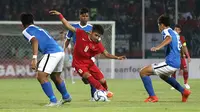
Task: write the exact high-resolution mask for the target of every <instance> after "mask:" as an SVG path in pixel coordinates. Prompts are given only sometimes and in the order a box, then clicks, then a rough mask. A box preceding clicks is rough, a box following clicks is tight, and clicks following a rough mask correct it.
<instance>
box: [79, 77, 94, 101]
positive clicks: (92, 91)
mask: <svg viewBox="0 0 200 112" xmlns="http://www.w3.org/2000/svg"><path fill="white" fill-rule="evenodd" d="M82 81H83V83H84V84H89V82H88V80H87V79H85V78H82ZM90 89H91V90H90V93H91V98H92V99H91V101H94V100H93V98H94V93H95V91H96V88H95V87H94V86H92V85H91V84H90Z"/></svg>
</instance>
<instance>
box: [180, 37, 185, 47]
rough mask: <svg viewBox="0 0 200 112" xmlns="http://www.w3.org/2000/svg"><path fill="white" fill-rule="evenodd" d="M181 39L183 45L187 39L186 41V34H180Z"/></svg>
mask: <svg viewBox="0 0 200 112" xmlns="http://www.w3.org/2000/svg"><path fill="white" fill-rule="evenodd" d="M180 41H181V44H182V45H183V44H184V43H185V42H186V41H185V37H184V36H180Z"/></svg>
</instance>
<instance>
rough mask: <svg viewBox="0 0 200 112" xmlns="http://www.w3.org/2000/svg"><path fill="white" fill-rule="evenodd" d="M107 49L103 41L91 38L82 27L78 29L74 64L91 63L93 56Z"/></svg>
mask: <svg viewBox="0 0 200 112" xmlns="http://www.w3.org/2000/svg"><path fill="white" fill-rule="evenodd" d="M104 50H105V48H104V46H103V45H102V43H101V42H99V43H97V42H94V41H92V40H90V39H89V37H88V34H87V33H86V32H85V31H84V30H81V29H78V28H77V29H76V43H75V46H74V52H73V62H72V66H73V67H74V66H76V65H83V64H86V65H87V64H91V63H93V61H92V60H91V57H94V56H95V55H97V54H100V53H103V52H104Z"/></svg>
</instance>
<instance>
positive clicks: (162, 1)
mask: <svg viewBox="0 0 200 112" xmlns="http://www.w3.org/2000/svg"><path fill="white" fill-rule="evenodd" d="M199 6H200V0H0V7H1V10H0V21H19V15H20V14H21V13H22V12H31V13H32V14H33V15H34V16H35V20H36V21H58V18H56V17H53V16H50V15H49V13H48V11H49V10H51V9H56V10H58V11H60V12H62V13H63V15H64V16H65V18H67V19H68V20H69V21H78V20H79V18H78V17H79V13H78V10H79V9H80V8H82V7H88V8H89V10H90V20H91V21H97V22H98V21H114V22H115V25H116V26H115V54H116V55H122V54H123V55H124V54H125V55H126V56H127V57H128V58H129V59H142V58H146V59H152V58H156V59H158V58H164V52H163V50H161V51H158V52H150V50H149V49H150V48H151V47H153V46H155V45H157V44H158V43H159V42H161V41H162V40H161V35H160V33H159V32H158V26H157V18H158V17H159V16H160V15H161V14H167V15H169V17H170V18H171V27H172V28H173V27H174V25H175V24H180V25H182V27H183V32H182V35H183V36H185V39H186V41H187V46H188V49H189V52H190V55H191V57H192V58H199V57H200V37H199V36H200V21H199V19H200V11H199V10H200V7H199ZM13 27H14V26H13ZM18 27H19V26H18ZM14 28H15V27H14ZM0 30H1V31H4V30H7V31H10V32H11V33H12V31H14V30H12V29H10V27H8V28H6V26H4V25H0ZM19 31H20V32H19V33H21V31H22V30H19ZM4 32H5V31H4ZM0 36H1V37H2V39H1V42H0V43H1V44H0V51H1V53H2V55H1V56H0V57H1V58H2V59H7V58H14V57H15V58H16V59H19V60H21V59H22V58H25V59H29V58H31V55H32V54H31V52H30V50H26V49H25V48H24V47H19V45H24V46H28V44H27V43H23V44H22V43H21V41H23V40H21V39H19V38H18V37H17V36H13V35H11V34H10V36H9V35H0ZM9 38H12V39H11V40H13V41H8V39H9ZM9 42H10V43H11V44H9V45H12V46H9V47H7V49H6V50H5V48H6V46H8V43H9ZM5 43H6V44H5ZM104 44H106V43H104ZM28 48H29V49H30V46H28ZM4 62H5V61H4Z"/></svg>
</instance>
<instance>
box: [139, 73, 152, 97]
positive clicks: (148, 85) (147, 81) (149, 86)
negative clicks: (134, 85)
mask: <svg viewBox="0 0 200 112" xmlns="http://www.w3.org/2000/svg"><path fill="white" fill-rule="evenodd" d="M141 79H142V81H143V83H144V87H145V89H146V91H147V92H148V94H149V96H155V93H154V90H153V86H152V82H151V78H150V77H149V76H144V77H141Z"/></svg>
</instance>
